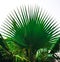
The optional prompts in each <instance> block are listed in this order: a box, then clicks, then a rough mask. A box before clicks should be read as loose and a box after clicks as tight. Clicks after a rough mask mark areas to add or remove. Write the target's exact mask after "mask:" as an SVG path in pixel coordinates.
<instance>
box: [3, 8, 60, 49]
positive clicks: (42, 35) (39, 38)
mask: <svg viewBox="0 0 60 62" xmlns="http://www.w3.org/2000/svg"><path fill="white" fill-rule="evenodd" d="M2 30H3V31H2V32H3V33H4V34H3V35H4V36H5V37H7V38H8V39H9V40H12V41H13V42H15V43H17V44H18V45H20V47H26V48H32V50H38V49H40V48H48V49H50V47H51V46H52V45H53V44H54V43H56V42H57V39H58V37H59V35H60V33H59V31H60V30H59V28H58V27H57V24H56V22H54V19H53V18H51V17H50V16H49V15H47V13H44V12H43V11H42V10H40V9H39V8H35V9H32V10H31V8H28V9H27V8H26V7H25V8H20V9H17V11H16V10H14V12H12V14H10V15H9V16H8V18H7V21H5V23H4V25H3V28H2Z"/></svg>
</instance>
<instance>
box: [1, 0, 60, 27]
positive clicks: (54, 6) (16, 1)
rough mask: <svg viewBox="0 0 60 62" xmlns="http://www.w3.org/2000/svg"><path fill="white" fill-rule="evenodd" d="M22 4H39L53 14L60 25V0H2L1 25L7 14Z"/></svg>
mask: <svg viewBox="0 0 60 62" xmlns="http://www.w3.org/2000/svg"><path fill="white" fill-rule="evenodd" d="M20 6H39V7H41V8H43V9H44V10H46V11H47V12H48V14H49V15H51V16H53V17H54V18H55V19H56V21H57V23H58V24H59V26H60V0H0V27H1V25H2V24H3V22H4V20H5V18H6V16H7V15H8V14H9V13H10V12H11V11H12V10H13V9H16V8H17V7H20Z"/></svg>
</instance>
